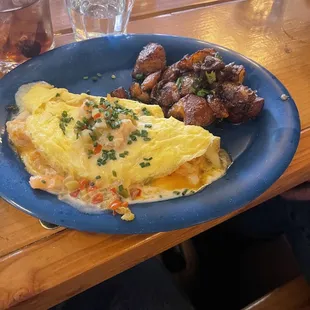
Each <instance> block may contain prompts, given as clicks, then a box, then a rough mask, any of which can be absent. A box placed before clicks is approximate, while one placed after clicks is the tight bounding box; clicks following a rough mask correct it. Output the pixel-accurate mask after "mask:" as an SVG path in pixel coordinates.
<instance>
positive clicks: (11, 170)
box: [0, 35, 300, 234]
mask: <svg viewBox="0 0 310 310" xmlns="http://www.w3.org/2000/svg"><path fill="white" fill-rule="evenodd" d="M149 42H157V43H160V44H162V45H163V46H164V48H165V50H166V53H167V58H168V64H172V63H173V62H175V61H177V60H179V59H180V58H181V57H182V56H183V55H185V54H187V53H193V52H195V51H196V50H198V49H201V48H204V47H214V48H216V49H217V50H218V51H219V52H220V53H221V55H222V56H223V58H224V61H225V62H226V63H228V62H232V61H235V62H236V63H237V64H243V65H244V66H245V68H246V72H247V75H246V80H245V84H246V85H248V86H250V87H251V88H253V89H256V90H257V91H258V94H259V96H261V97H264V98H265V101H266V104H265V107H264V109H263V111H262V113H261V114H260V115H259V117H258V118H257V119H256V120H253V121H249V122H247V123H244V124H241V125H232V124H229V123H225V122H223V126H222V128H210V130H211V132H212V133H213V134H215V135H219V136H220V137H221V138H222V146H223V147H224V148H225V149H226V150H227V151H228V152H229V153H230V154H231V156H232V159H233V161H234V163H233V165H232V166H231V167H230V169H229V170H228V172H227V174H226V176H224V177H223V178H222V179H220V180H218V181H216V182H215V183H213V184H211V185H210V186H208V187H207V188H205V189H204V190H203V191H202V192H200V193H198V194H196V195H193V196H188V197H184V198H178V199H173V200H170V201H164V202H156V203H149V204H138V205H135V206H133V207H132V209H133V211H134V213H135V215H136V219H135V220H134V221H132V222H124V221H122V220H121V219H120V217H119V216H113V215H112V214H111V213H102V214H100V215H94V214H93V215H89V214H85V213H81V212H80V211H78V210H77V209H75V208H73V207H71V206H70V205H68V204H66V203H64V202H61V201H59V200H58V199H57V198H56V196H53V195H51V194H48V193H45V192H42V191H39V190H32V189H31V188H30V186H29V184H28V180H29V174H28V173H27V172H26V171H25V169H24V165H23V163H22V162H21V161H20V160H19V159H18V158H17V157H16V155H15V154H14V152H13V151H12V150H11V148H10V146H9V143H8V137H7V134H6V131H5V122H6V121H7V120H8V119H9V117H10V115H9V114H8V112H7V111H6V106H8V105H11V104H14V94H15V93H16V91H17V89H18V87H19V86H21V85H22V84H25V83H29V82H34V81H42V80H43V81H47V82H49V83H51V84H53V85H55V86H57V87H65V88H67V89H69V91H71V92H74V93H81V92H85V91H86V90H88V89H89V90H91V93H92V94H93V95H106V93H107V92H109V91H111V90H112V89H114V88H116V87H118V86H124V87H125V88H128V87H129V85H130V83H131V71H132V69H133V66H134V63H135V60H136V58H137V55H138V54H139V52H140V51H141V49H142V47H143V46H144V45H146V44H147V43H149ZM97 72H100V73H102V74H103V77H102V78H101V79H99V80H98V81H97V82H93V81H92V80H83V76H86V75H87V76H94V75H96V73H97ZM112 74H115V75H116V77H117V78H116V79H114V80H113V79H111V75H112ZM283 93H284V94H287V95H289V94H288V91H287V90H286V89H285V87H284V86H283V85H282V84H281V83H280V82H279V81H278V80H277V78H276V77H274V76H273V75H272V74H271V73H269V72H268V71H267V70H266V69H264V68H262V67H261V66H259V65H258V64H257V63H255V62H253V61H251V60H249V59H247V58H246V57H244V56H242V55H240V54H238V53H235V52H233V51H230V50H227V49H226V48H223V47H220V46H216V45H214V44H210V43H207V42H202V41H197V40H194V39H189V38H182V37H173V36H165V35H122V36H110V37H105V38H99V39H94V40H88V41H84V42H79V43H73V44H69V45H66V46H62V47H60V48H57V49H55V50H52V51H50V52H48V53H46V54H44V55H41V56H39V57H36V58H34V59H31V60H30V61H27V62H26V63H24V64H22V65H21V66H19V67H18V68H17V69H15V70H13V71H12V72H11V73H9V74H8V75H6V76H5V77H4V78H3V79H2V80H1V81H0V128H1V138H2V142H1V140H0V167H1V178H0V195H1V196H2V197H3V198H4V199H5V200H7V201H8V202H9V203H11V204H12V205H13V206H15V207H16V208H18V209H20V210H22V211H24V212H26V213H28V214H30V215H33V216H35V217H38V218H40V219H42V220H45V221H48V222H51V223H55V224H58V225H61V226H66V227H70V228H74V229H78V230H84V231H92V232H105V233H131V234H136V233H149V232H159V231H168V230H174V229H179V228H183V227H187V226H191V225H195V224H199V223H202V222H206V221H209V220H211V219H214V218H216V217H220V216H223V215H226V214H228V213H230V212H232V211H234V210H237V209H239V208H241V207H242V206H244V205H245V204H247V203H249V202H250V201H251V200H253V199H255V198H256V197H258V196H259V195H261V194H262V193H263V192H264V191H265V190H266V189H267V188H268V187H270V186H271V185H272V184H273V183H274V182H275V181H276V180H277V179H278V178H279V177H280V176H281V174H282V173H283V172H284V170H285V169H286V167H287V166H288V165H289V163H290V161H291V160H292V157H293V155H294V153H295V151H296V147H297V144H298V141H299V135H300V123H299V116H298V112H297V109H296V106H295V103H294V101H293V100H292V99H291V98H290V99H289V100H288V101H282V100H281V99H280V96H281V95H282V94H283Z"/></svg>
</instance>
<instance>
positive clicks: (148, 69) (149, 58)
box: [132, 43, 166, 78]
mask: <svg viewBox="0 0 310 310" xmlns="http://www.w3.org/2000/svg"><path fill="white" fill-rule="evenodd" d="M165 67H166V52H165V50H164V48H163V47H162V46H161V45H160V44H157V43H149V44H148V45H146V46H145V47H144V48H143V50H142V51H141V52H140V54H139V56H138V58H137V61H136V64H135V66H134V69H133V73H132V77H133V78H137V75H138V74H139V75H143V76H144V77H145V76H148V75H149V74H151V73H154V72H157V71H161V70H163V69H164V68H165Z"/></svg>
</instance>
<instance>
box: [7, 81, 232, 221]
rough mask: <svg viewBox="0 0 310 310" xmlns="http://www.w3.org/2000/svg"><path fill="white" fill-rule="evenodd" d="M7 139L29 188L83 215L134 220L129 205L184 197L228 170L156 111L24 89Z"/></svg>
mask: <svg viewBox="0 0 310 310" xmlns="http://www.w3.org/2000/svg"><path fill="white" fill-rule="evenodd" d="M15 99H16V104H17V106H18V107H19V113H18V115H16V117H15V118H13V119H12V120H10V121H8V122H7V124H6V125H7V131H8V134H9V139H10V141H11V142H12V145H13V147H14V149H15V150H16V152H17V153H18V154H19V156H20V158H21V159H22V161H23V162H24V164H25V166H26V169H27V171H28V172H29V173H30V174H31V177H30V181H29V183H30V186H31V187H32V188H33V189H39V190H44V191H47V192H50V193H52V194H55V195H57V196H58V198H59V199H61V200H64V201H66V202H67V203H69V204H71V205H72V206H76V207H78V208H79V209H82V210H83V209H84V210H87V212H91V211H94V212H98V211H102V210H110V211H112V212H113V214H120V215H121V218H122V219H123V220H126V221H131V220H133V219H134V214H133V213H132V211H131V209H130V205H131V204H134V203H141V202H151V201H158V200H166V199H171V198H177V197H182V196H187V195H191V194H194V193H196V192H197V191H199V190H201V189H202V188H204V187H205V186H207V185H208V184H210V183H212V182H213V181H215V180H217V179H218V178H220V177H222V176H223V175H224V174H225V172H226V170H227V169H228V167H229V165H230V159H229V156H228V155H227V153H226V152H225V151H223V150H222V149H221V148H220V138H219V137H216V136H213V135H212V134H211V133H210V132H209V131H207V130H205V129H204V128H201V127H198V126H190V125H185V124H184V123H183V122H180V121H178V120H176V119H174V118H173V117H170V118H165V117H164V115H163V112H162V110H161V108H160V107H159V106H157V105H146V104H143V103H140V102H136V101H132V100H127V99H118V98H112V97H110V96H108V97H95V96H91V95H88V94H86V93H82V94H72V93H70V92H69V91H68V90H67V89H64V88H55V87H54V86H52V85H50V84H48V83H45V82H38V83H31V84H26V85H23V86H21V87H20V88H19V90H18V92H17V93H16V95H15Z"/></svg>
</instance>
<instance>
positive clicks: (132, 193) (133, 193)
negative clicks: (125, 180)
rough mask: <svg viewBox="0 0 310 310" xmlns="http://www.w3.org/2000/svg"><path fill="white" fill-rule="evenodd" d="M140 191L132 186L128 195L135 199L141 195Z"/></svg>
mask: <svg viewBox="0 0 310 310" xmlns="http://www.w3.org/2000/svg"><path fill="white" fill-rule="evenodd" d="M141 193H142V191H141V189H140V188H132V189H131V190H130V197H131V198H132V199H136V198H137V197H140V196H141Z"/></svg>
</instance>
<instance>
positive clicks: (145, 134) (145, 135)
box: [141, 129, 148, 137]
mask: <svg viewBox="0 0 310 310" xmlns="http://www.w3.org/2000/svg"><path fill="white" fill-rule="evenodd" d="M147 135H148V132H147V131H146V130H144V129H142V130H141V137H147Z"/></svg>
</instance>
